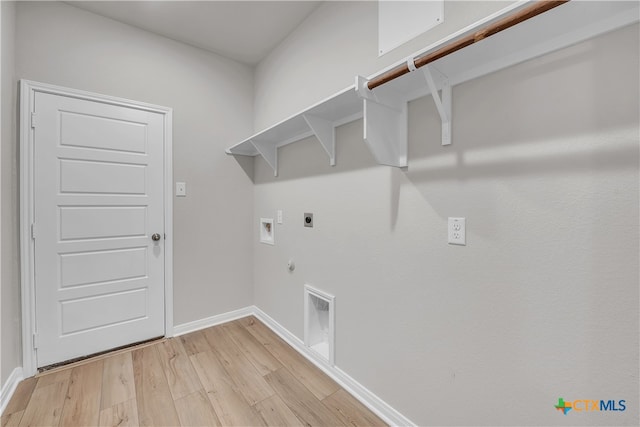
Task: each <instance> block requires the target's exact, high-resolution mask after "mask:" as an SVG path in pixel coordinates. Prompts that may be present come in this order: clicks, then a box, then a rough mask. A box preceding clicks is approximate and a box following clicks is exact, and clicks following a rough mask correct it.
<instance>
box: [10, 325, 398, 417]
mask: <svg viewBox="0 0 640 427" xmlns="http://www.w3.org/2000/svg"><path fill="white" fill-rule="evenodd" d="M383 425H386V424H385V423H384V422H383V421H382V420H381V419H380V418H378V417H377V416H376V415H375V414H373V413H372V412H371V411H369V410H368V409H367V408H365V407H364V406H363V405H362V404H361V403H360V402H358V401H357V400H356V399H355V398H353V397H352V396H351V395H349V394H348V393H347V392H346V391H345V390H343V389H342V388H340V386H339V385H338V384H336V383H335V382H334V381H333V380H331V379H330V378H329V377H327V376H326V375H325V374H324V373H322V372H321V371H320V370H319V369H317V368H316V367H315V366H314V365H313V364H312V363H310V362H309V361H308V360H306V359H305V358H304V357H302V356H301V355H300V354H299V353H297V352H296V351H295V350H294V349H293V348H291V347H290V346H289V345H288V344H287V343H285V342H284V341H283V340H282V339H280V338H279V337H278V336H277V335H276V334H274V333H273V332H272V331H271V330H270V329H269V328H268V327H266V326H265V325H264V324H262V323H260V321H258V320H257V319H256V318H255V317H253V316H250V317H246V318H244V319H240V320H236V321H233V322H229V323H226V324H224V325H220V326H215V327H212V328H208V329H204V330H202V331H197V332H193V333H191V334H187V335H183V336H180V337H178V338H170V339H167V340H162V341H160V342H156V343H153V344H151V345H146V346H142V347H138V348H134V349H131V350H129V351H119V352H116V353H114V354H111V355H107V356H101V357H99V358H96V359H90V360H87V361H84V362H80V363H77V364H74V365H71V366H69V367H66V368H62V369H59V370H56V371H54V372H49V373H44V374H41V375H38V376H36V377H34V378H28V379H26V380H24V381H22V382H21V383H20V384H19V385H18V388H17V390H16V392H15V393H14V395H13V397H12V399H11V401H10V402H9V404H8V406H7V408H6V409H5V411H4V413H3V414H2V427H5V426H7V427H8V426H64V427H67V426H351V427H357V426H383Z"/></svg>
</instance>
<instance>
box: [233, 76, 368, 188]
mask: <svg viewBox="0 0 640 427" xmlns="http://www.w3.org/2000/svg"><path fill="white" fill-rule="evenodd" d="M360 118H362V103H361V101H360V99H359V98H358V95H357V94H356V91H355V86H349V87H348V88H346V89H344V90H341V91H340V92H338V93H336V94H335V95H333V96H330V97H329V98H327V99H325V100H323V101H320V102H318V103H317V104H315V105H313V106H311V107H309V108H307V109H305V110H303V111H301V112H299V113H297V114H294V115H293V116H291V117H289V118H287V119H285V120H283V121H281V122H280V123H277V124H275V125H273V126H271V127H269V128H267V129H265V130H263V131H261V132H258V133H256V134H255V135H253V136H250V137H249V138H247V139H245V140H244V141H242V142H240V143H238V144H236V145H234V146H233V147H230V148H228V149H227V154H234V155H242V156H256V155H258V154H260V155H261V156H262V157H264V159H265V160H266V161H267V163H268V164H269V165H270V166H271V167H272V168H273V171H274V173H275V175H276V176H277V175H278V153H277V150H278V148H279V147H282V146H283V145H287V144H291V143H293V142H296V141H300V140H301V139H305V138H308V137H310V136H313V135H315V136H316V138H317V139H318V141H319V142H320V144H321V145H322V147H323V148H324V149H325V151H326V152H327V155H328V156H329V164H330V165H332V166H333V165H335V145H336V143H335V128H336V127H337V126H340V125H343V124H345V123H349V122H352V121H354V120H357V119H360Z"/></svg>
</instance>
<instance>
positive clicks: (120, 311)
mask: <svg viewBox="0 0 640 427" xmlns="http://www.w3.org/2000/svg"><path fill="white" fill-rule="evenodd" d="M163 120H164V117H163V115H162V114H160V113H156V112H150V111H144V110H141V109H136V108H130V107H126V106H119V105H113V104H109V103H103V102H98V101H92V100H86V99H79V98H75V97H70V96H63V95H57V94H49V93H41V92H36V93H35V116H34V123H33V125H32V126H33V127H34V129H33V132H34V198H35V200H34V205H35V209H34V219H35V221H34V245H35V250H34V256H35V268H34V273H35V306H36V309H35V314H36V319H35V321H36V340H35V341H36V343H35V347H36V352H37V353H36V354H37V356H36V357H37V366H38V367H40V366H46V365H50V364H53V363H57V362H61V361H65V360H69V359H73V358H76V357H81V356H85V355H89V354H93V353H97V352H100V351H104V350H108V349H112V348H115V347H119V346H122V345H126V344H130V343H134V342H137V341H142V340H145V339H149V338H154V337H159V336H163V335H164V333H165V329H164V327H165V323H164V316H165V313H164V307H165V306H164V298H165V295H164V262H165V259H164V206H163V203H164V201H163V197H164V196H163V192H164V185H163V182H164V180H163V170H164V164H163V163H164V154H163V153H164V122H163ZM155 233H157V236H155V237H159V239H158V240H154V239H153V238H152V236H153V235H154V234H155Z"/></svg>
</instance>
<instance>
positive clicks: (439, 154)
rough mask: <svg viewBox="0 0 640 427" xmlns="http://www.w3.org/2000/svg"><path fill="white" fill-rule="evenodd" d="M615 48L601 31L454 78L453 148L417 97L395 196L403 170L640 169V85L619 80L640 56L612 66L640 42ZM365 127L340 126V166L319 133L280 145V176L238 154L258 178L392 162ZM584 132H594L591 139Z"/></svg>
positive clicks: (449, 175) (429, 103)
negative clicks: (381, 156)
mask: <svg viewBox="0 0 640 427" xmlns="http://www.w3.org/2000/svg"><path fill="white" fill-rule="evenodd" d="M627 31H629V29H627ZM636 32H637V27H636ZM608 46H610V44H609V42H608V41H606V40H603V39H602V38H599V39H595V40H591V41H588V42H585V43H582V44H579V45H577V46H574V47H571V48H568V49H565V50H563V51H560V52H558V53H554V54H550V55H547V56H545V57H542V58H539V59H537V60H534V61H529V62H526V63H524V64H520V65H517V66H515V67H511V68H509V69H507V70H503V71H500V72H497V73H493V74H491V75H488V76H485V77H483V78H479V79H475V80H472V81H470V82H466V83H463V84H461V85H458V86H456V87H455V88H454V93H453V117H454V122H453V144H452V145H451V146H448V147H442V146H441V145H440V122H439V116H438V114H437V111H436V109H435V106H434V104H433V100H432V99H431V97H424V98H420V99H418V100H416V101H413V102H411V103H410V105H409V167H408V168H403V169H395V168H392V169H394V171H395V172H393V173H391V174H390V176H391V180H392V189H393V190H392V199H393V200H396V201H397V200H398V198H399V195H398V194H397V192H398V191H399V186H400V184H401V182H402V179H401V178H402V175H404V176H405V177H407V178H408V179H409V180H410V181H411V182H413V183H415V184H420V183H424V182H432V181H436V180H439V181H443V180H456V181H465V180H470V179H473V180H478V179H490V178H494V177H495V178H498V177H501V178H506V177H514V176H518V175H530V174H554V173H557V174H567V173H579V172H581V171H587V170H588V171H593V170H594V168H596V169H598V170H608V169H620V168H637V167H638V150H637V147H634V146H633V145H632V144H629V142H630V141H629V140H628V138H633V137H634V136H635V138H636V140H637V137H638V135H637V127H638V103H637V102H636V101H637V93H638V91H637V88H635V90H634V88H630V87H628V85H626V86H625V85H624V84H622V83H620V84H619V85H620V87H619V88H615V87H614V86H615V84H616V81H623V82H625V81H626V82H629V81H636V80H637V78H633V77H631V78H630V79H627V78H625V77H627V76H621V75H620V74H622V73H626V74H629V75H632V74H633V73H635V75H636V76H637V72H638V64H637V60H636V64H635V65H636V66H635V67H627V68H626V69H623V67H615V66H611V64H616V63H621V62H620V61H622V60H624V58H628V57H631V58H634V57H635V58H637V52H635V55H634V52H632V51H633V50H634V46H629V47H626V48H625V47H624V46H622V47H621V48H620V49H617V50H611V49H608ZM627 51H628V52H627ZM627 54H628V55H627ZM604 82H606V84H603V83H604ZM636 86H637V82H636ZM362 126H363V125H362V120H358V121H356V122H353V123H349V124H347V125H344V126H341V127H340V128H338V129H337V130H336V163H337V164H336V166H335V167H331V166H329V161H328V157H327V155H326V153H325V152H324V150H323V149H322V148H321V146H320V144H319V143H318V142H317V141H316V139H315V137H310V138H307V139H305V140H303V141H299V142H296V143H294V144H291V145H288V146H285V147H281V148H280V149H279V159H278V163H279V176H278V177H274V176H273V172H272V171H271V169H270V168H269V167H268V166H267V165H266V163H265V162H264V160H262V159H261V158H259V157H257V158H256V161H255V165H254V167H253V169H252V168H251V161H250V159H249V161H247V159H244V158H240V157H241V156H239V157H238V159H237V160H238V162H239V163H240V164H241V166H242V168H243V169H244V170H245V172H246V173H247V175H248V176H250V177H251V178H252V179H253V180H254V183H256V184H262V183H270V182H278V181H286V180H295V179H300V178H308V177H312V176H321V175H327V174H336V173H346V172H352V171H355V170H359V169H365V168H372V167H385V168H386V166H379V165H377V164H376V163H375V161H374V159H373V156H372V155H371V153H370V152H369V151H368V150H367V148H366V145H365V143H364V142H363V140H362ZM625 129H626V130H627V131H626V134H625V136H624V137H623V139H624V140H625V141H615V140H612V139H611V138H610V137H609V135H612V134H616V135H618V136H617V138H618V139H620V132H619V131H617V132H612V131H614V130H622V131H623V132H625ZM629 130H630V131H631V132H633V131H634V130H635V133H630V131H629ZM585 136H591V138H590V139H591V141H590V143H589V144H585V143H584V139H583V137H585ZM614 139H615V138H614ZM619 142H623V143H622V144H620V143H619ZM624 142H626V143H624ZM398 171H401V172H402V173H401V174H400V175H399V174H398V173H397V172H398ZM252 175H253V176H252Z"/></svg>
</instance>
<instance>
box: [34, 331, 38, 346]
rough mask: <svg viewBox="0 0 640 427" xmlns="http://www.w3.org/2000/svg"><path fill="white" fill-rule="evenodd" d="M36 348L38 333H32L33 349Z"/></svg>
mask: <svg viewBox="0 0 640 427" xmlns="http://www.w3.org/2000/svg"><path fill="white" fill-rule="evenodd" d="M36 348H38V334H33V349H34V350H35V349H36Z"/></svg>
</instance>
